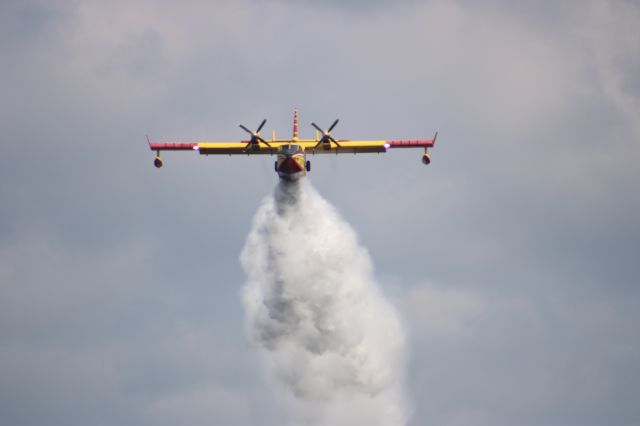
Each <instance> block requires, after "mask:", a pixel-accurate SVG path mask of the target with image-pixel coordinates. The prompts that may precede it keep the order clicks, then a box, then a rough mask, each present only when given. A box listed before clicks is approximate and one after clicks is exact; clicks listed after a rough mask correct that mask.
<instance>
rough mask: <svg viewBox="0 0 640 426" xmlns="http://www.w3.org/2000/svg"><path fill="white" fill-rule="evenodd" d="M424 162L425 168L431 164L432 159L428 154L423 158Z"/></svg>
mask: <svg viewBox="0 0 640 426" xmlns="http://www.w3.org/2000/svg"><path fill="white" fill-rule="evenodd" d="M422 162H423V163H424V165H425V166H426V165H428V164H429V163H431V157H430V156H429V154H427V153H426V152H425V153H424V155H423V156H422Z"/></svg>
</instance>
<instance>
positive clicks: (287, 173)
mask: <svg viewBox="0 0 640 426" xmlns="http://www.w3.org/2000/svg"><path fill="white" fill-rule="evenodd" d="M338 121H339V120H338V119H336V120H335V121H334V122H333V124H331V126H329V128H328V129H327V130H323V129H322V128H321V127H320V126H318V125H317V124H315V123H311V125H312V126H313V127H314V128H315V129H316V136H315V139H300V138H299V137H298V110H297V109H295V110H294V114H293V137H292V138H291V139H276V135H275V132H274V133H273V136H272V138H271V140H266V139H264V138H263V137H262V136H261V135H260V131H261V130H262V128H263V127H264V125H265V123H266V122H267V120H266V119H264V120H262V122H261V123H260V125H259V126H258V127H257V129H256V130H255V131H252V130H250V129H249V128H247V127H246V126H244V125H242V124H240V125H239V127H240V128H241V129H242V130H244V131H245V132H247V133H248V134H249V135H250V138H249V139H248V140H245V141H239V142H238V141H235V142H169V141H167V142H157V141H152V140H150V139H149V137H148V136H147V141H148V143H149V148H150V149H151V150H152V151H155V152H156V158H155V159H154V161H153V165H154V166H156V167H158V168H160V167H162V165H163V161H162V158H160V153H161V152H162V151H197V152H199V153H200V154H201V155H264V154H270V155H274V154H275V155H277V160H276V162H275V165H274V168H275V171H276V172H277V173H278V176H279V177H280V178H281V179H285V180H297V179H300V178H301V177H303V176H305V175H306V174H307V172H309V171H311V162H310V161H309V160H307V154H309V153H310V154H312V155H315V154H347V153H348V154H360V153H384V152H387V150H388V149H390V148H424V154H423V155H422V163H424V164H425V165H428V164H430V163H431V156H430V155H429V152H428V149H429V148H432V147H433V146H434V145H435V143H436V138H437V137H438V132H436V134H435V135H434V136H433V139H416V140H406V139H402V140H348V139H334V137H333V136H332V135H331V132H332V131H333V129H334V128H335V127H336V125H337V124H338Z"/></svg>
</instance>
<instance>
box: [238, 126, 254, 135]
mask: <svg viewBox="0 0 640 426" xmlns="http://www.w3.org/2000/svg"><path fill="white" fill-rule="evenodd" d="M240 128H241V129H242V130H244V131H245V132H247V133H249V134H250V135H251V136H253V132H252V131H251V130H249V129H247V128H246V127H244V126H243V125H242V124H240Z"/></svg>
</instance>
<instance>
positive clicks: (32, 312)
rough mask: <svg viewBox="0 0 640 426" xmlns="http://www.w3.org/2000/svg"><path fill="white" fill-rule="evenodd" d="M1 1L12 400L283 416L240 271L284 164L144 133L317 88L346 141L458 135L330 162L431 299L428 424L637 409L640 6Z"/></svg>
mask: <svg viewBox="0 0 640 426" xmlns="http://www.w3.org/2000/svg"><path fill="white" fill-rule="evenodd" d="M0 9H1V13H0V23H1V24H2V25H0V35H1V36H2V37H0V54H2V56H3V60H2V61H1V64H0V69H1V72H2V75H3V79H2V81H0V87H1V88H2V92H3V99H4V102H3V103H2V104H1V105H0V112H1V114H0V126H1V127H2V129H3V136H2V141H1V142H0V143H1V144H2V155H1V156H0V182H1V183H0V199H2V200H3V202H2V204H1V205H0V247H1V248H0V252H1V256H0V259H1V260H0V265H1V266H0V292H1V294H2V297H1V298H0V306H1V308H2V309H0V317H1V319H2V321H0V354H1V355H0V356H1V357H2V358H1V360H2V361H1V362H0V372H1V374H2V377H3V380H2V382H3V383H5V384H6V385H4V386H3V387H2V392H3V393H2V394H3V398H0V400H2V401H5V405H4V406H3V408H2V410H0V411H2V412H3V413H10V414H7V415H6V416H7V418H9V419H10V420H15V421H14V423H18V422H20V421H22V422H24V421H28V422H31V423H38V422H43V421H44V420H43V419H46V421H47V423H52V424H56V423H58V424H68V423H69V422H70V420H69V419H77V418H78V416H80V417H81V418H82V419H83V420H85V421H84V423H89V424H90V423H91V421H92V419H95V412H100V413H101V414H102V416H101V418H102V419H105V421H111V422H112V423H127V422H129V423H136V424H144V423H147V424H151V423H154V422H155V421H156V420H158V417H155V416H163V415H166V418H167V419H171V420H172V421H174V420H175V421H178V420H179V419H188V420H189V421H191V422H193V423H197V422H198V421H199V420H198V419H201V420H202V421H203V422H204V421H209V422H216V423H224V424H234V422H235V424H258V423H260V424H282V421H283V417H284V416H283V414H282V413H280V412H278V410H277V409H274V408H273V405H274V402H275V401H273V400H272V399H270V398H271V396H270V395H269V393H268V392H267V391H266V390H265V385H264V384H263V382H262V381H261V380H260V379H259V377H260V375H259V371H260V370H259V366H258V362H257V360H255V359H252V358H251V357H250V355H246V354H248V353H251V351H250V350H249V348H248V347H247V346H246V342H244V338H243V336H242V318H241V315H240V310H241V306H240V301H239V300H240V297H239V294H238V293H239V290H238V288H239V285H240V283H242V282H243V280H244V276H243V272H242V270H241V267H240V265H239V264H238V262H237V256H238V253H239V252H240V250H241V247H242V238H244V236H245V235H246V233H247V230H248V228H249V223H250V218H251V215H252V213H253V212H254V211H255V209H256V208H257V206H258V205H259V203H260V200H261V199H262V197H263V196H264V194H266V193H268V192H270V191H271V190H272V187H273V183H274V182H275V179H276V178H275V175H274V174H273V172H272V162H271V161H266V162H265V161H262V159H256V158H249V159H246V158H231V159H230V158H202V157H197V156H196V157H194V155H191V156H189V155H186V156H182V155H179V154H178V153H176V155H171V156H170V155H167V156H166V157H165V160H166V167H164V168H163V169H162V171H160V172H158V171H157V170H155V169H153V168H152V167H151V161H152V159H153V153H151V152H149V151H148V149H147V147H146V144H145V141H144V134H146V133H150V134H151V135H152V136H155V137H157V138H169V139H170V138H185V139H188V138H206V139H209V138H211V139H213V138H221V139H229V140H234V139H236V138H238V137H241V136H244V135H241V131H240V130H239V129H238V128H237V124H239V123H240V122H242V123H244V124H246V125H251V123H258V122H259V121H260V120H261V119H262V118H264V117H265V116H266V117H267V118H268V119H269V121H268V124H267V126H268V128H269V130H270V128H271V127H272V128H273V129H275V130H277V131H278V134H289V132H290V120H291V109H292V108H293V107H294V106H298V107H299V108H300V113H301V119H302V122H303V123H307V122H310V121H312V120H314V121H317V122H319V123H329V122H331V120H333V119H334V118H336V117H339V118H340V119H341V121H340V125H339V126H338V128H337V129H336V136H338V137H345V138H349V137H352V138H355V137H364V138H367V137H382V138H396V137H399V138H416V137H422V136H431V135H432V134H433V132H434V131H435V130H436V129H439V130H440V137H439V141H438V145H437V147H436V148H435V149H434V150H433V151H432V154H433V157H432V158H433V163H432V164H431V165H430V166H429V168H424V167H422V166H421V165H420V163H419V161H420V158H419V154H418V153H416V152H392V153H389V154H387V155H385V156H382V155H381V156H369V157H367V156H355V157H346V158H344V157H338V158H334V157H331V158H314V159H312V161H313V163H314V164H313V172H312V173H311V175H310V179H312V180H313V182H314V185H315V186H316V187H318V189H319V191H320V192H321V193H322V194H324V195H325V196H326V197H327V198H328V199H329V200H331V202H332V204H334V205H336V206H338V209H339V210H340V213H341V214H342V216H343V217H345V218H346V220H347V221H348V222H349V223H350V224H351V226H353V227H354V228H355V229H356V231H357V232H358V234H359V236H360V238H361V240H362V243H363V245H364V246H365V247H367V249H368V250H369V252H370V253H371V256H372V258H373V261H374V264H375V265H376V268H377V272H376V275H377V276H383V277H392V278H391V279H390V280H391V281H393V282H394V283H396V286H397V292H398V293H400V294H401V295H403V296H404V297H399V298H400V299H410V300H409V301H407V302H406V303H407V306H408V308H407V312H408V313H407V315H406V316H407V317H408V318H409V319H410V321H411V325H412V329H414V338H415V339H416V340H415V341H414V342H412V354H411V355H412V360H413V361H412V364H411V366H410V372H409V373H410V374H409V375H410V377H411V387H412V391H413V392H412V393H413V397H414V399H415V407H416V414H417V416H416V421H415V422H414V423H415V424H420V423H418V422H420V421H422V420H423V419H427V420H429V421H431V422H432V423H435V424H468V423H470V422H471V423H474V424H482V423H485V424H513V423H514V422H516V423H517V422H520V423H522V422H523V419H529V421H530V423H532V424H535V423H537V424H540V423H542V424H549V423H551V424H557V423H579V424H602V423H612V422H613V423H620V424H624V423H629V424H632V423H637V422H638V418H640V415H639V414H638V410H637V408H636V407H637V404H636V403H635V401H634V400H633V396H634V395H635V394H634V389H635V388H637V386H638V383H637V376H638V375H637V374H634V372H636V371H637V369H638V363H637V359H638V357H637V353H638V333H637V331H636V330H635V329H634V328H633V324H637V314H636V312H635V310H634V309H635V308H634V305H635V302H636V301H637V298H638V287H637V285H636V283H637V282H638V277H639V276H640V270H639V269H638V263H637V261H636V259H635V253H636V252H637V247H638V241H640V235H639V234H638V231H637V230H638V227H637V217H638V212H640V198H639V197H638V191H637V190H636V182H637V181H638V178H639V171H638V170H639V169H638V167H637V162H638V158H639V152H638V149H639V148H638V144H637V141H638V134H639V131H638V123H637V116H638V90H637V89H638V87H637V74H638V69H637V68H638V56H639V55H638V40H637V37H634V36H635V34H636V33H637V31H635V28H636V27H637V23H638V20H639V17H638V13H639V12H638V7H637V5H636V4H634V3H633V2H595V1H594V2H587V3H580V4H578V3H575V2H563V3H561V4H553V5H551V4H549V5H546V4H538V3H536V4H533V3H532V4H528V3H527V4H525V3H508V2H503V1H498V0H496V1H492V2H488V3H483V4H482V5H477V4H475V3H471V2H465V1H434V2H427V3H423V2H403V3H402V4H396V2H377V3H376V4H375V5H373V6H372V5H370V4H369V3H367V4H365V3H359V2H351V3H350V5H349V6H348V7H345V6H343V5H341V4H338V3H335V2H331V3H323V4H322V5H318V4H315V3H309V2H295V3H293V2H252V1H244V2H226V1H223V2H215V3H207V2H199V1H193V2H188V3H181V4H180V5H177V4H173V3H168V2H147V1H137V2H133V3H132V2H110V3H109V4H108V5H106V4H103V3H101V2H92V1H89V2H81V3H77V2H56V3H55V4H54V3H51V2H42V1H29V2H3V3H2V6H0ZM301 132H302V133H301V134H302V135H310V134H311V132H310V127H308V123H307V124H305V125H304V126H303V127H302V128H301ZM234 283H235V284H234ZM409 283H417V284H415V285H411V284H409ZM432 283H438V284H437V285H436V284H432ZM198 342H200V343H198ZM436 343H437V344H436ZM51 366H54V367H57V369H56V368H53V369H52V368H51ZM64 372H71V373H77V374H64ZM60 389H62V390H65V389H67V390H68V392H63V391H60ZM45 391H46V392H45ZM53 394H55V397H52V396H51V395H53ZM4 396H6V397H4ZM216 396H220V397H221V398H222V399H223V400H225V401H229V406H230V407H235V408H229V409H226V408H225V407H220V409H219V410H218V409H215V408H214V409H211V410H209V409H208V408H206V407H203V401H205V400H206V399H207V398H216ZM77 400H79V401H82V402H83V403H84V406H85V407H88V408H87V409H86V411H83V412H82V413H80V414H78V404H76V402H75V401H77ZM132 401H133V402H132ZM139 401H142V403H141V405H136V404H135V403H137V402H139ZM243 410H247V411H248V412H249V415H247V414H246V413H244V412H240V411H243ZM154 413H155V414H154ZM217 413H219V417H215V418H209V416H216V414H217ZM74 416H75V417H74ZM203 417H206V419H202V418H203ZM25 419H27V420H25ZM131 419H134V420H131Z"/></svg>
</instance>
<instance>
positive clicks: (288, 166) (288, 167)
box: [278, 156, 302, 174]
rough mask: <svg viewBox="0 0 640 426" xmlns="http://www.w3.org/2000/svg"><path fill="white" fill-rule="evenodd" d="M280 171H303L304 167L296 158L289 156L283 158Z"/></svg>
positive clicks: (290, 172)
mask: <svg viewBox="0 0 640 426" xmlns="http://www.w3.org/2000/svg"><path fill="white" fill-rule="evenodd" d="M278 171H280V172H283V173H288V174H292V173H297V172H300V171H302V167H301V166H300V164H298V162H297V161H296V160H294V159H293V157H291V156H287V157H286V158H285V159H284V160H282V163H280V167H279V168H278Z"/></svg>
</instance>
